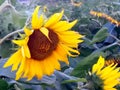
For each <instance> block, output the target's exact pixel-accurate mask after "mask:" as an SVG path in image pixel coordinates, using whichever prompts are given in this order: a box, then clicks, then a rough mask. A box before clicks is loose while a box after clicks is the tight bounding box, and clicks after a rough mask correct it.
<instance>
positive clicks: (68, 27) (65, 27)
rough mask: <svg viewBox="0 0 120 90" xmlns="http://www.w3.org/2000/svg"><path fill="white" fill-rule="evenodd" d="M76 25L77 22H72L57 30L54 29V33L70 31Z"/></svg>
mask: <svg viewBox="0 0 120 90" xmlns="http://www.w3.org/2000/svg"><path fill="white" fill-rule="evenodd" d="M76 23H77V20H74V21H73V22H70V23H68V24H66V25H63V26H61V27H59V28H57V29H55V31H56V32H57V31H66V30H70V29H71V28H72V27H73V26H74V25H75V24H76Z"/></svg>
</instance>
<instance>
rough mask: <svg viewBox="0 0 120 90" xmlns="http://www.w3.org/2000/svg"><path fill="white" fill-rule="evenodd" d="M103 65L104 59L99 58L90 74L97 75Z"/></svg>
mask: <svg viewBox="0 0 120 90" xmlns="http://www.w3.org/2000/svg"><path fill="white" fill-rule="evenodd" d="M104 63H105V61H104V58H103V57H102V56H100V57H99V59H98V62H97V63H96V64H95V65H94V66H93V68H92V72H93V73H95V72H96V71H97V73H98V72H99V71H100V70H101V69H102V68H103V67H104Z"/></svg>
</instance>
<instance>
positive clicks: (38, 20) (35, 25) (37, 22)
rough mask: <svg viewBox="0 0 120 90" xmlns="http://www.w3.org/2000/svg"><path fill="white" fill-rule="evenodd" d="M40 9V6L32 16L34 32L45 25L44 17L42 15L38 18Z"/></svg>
mask: <svg viewBox="0 0 120 90" xmlns="http://www.w3.org/2000/svg"><path fill="white" fill-rule="evenodd" d="M39 8H40V6H37V7H36V8H35V10H34V12H33V15H32V20H31V24H32V28H33V29H34V30H36V29H40V27H41V26H42V24H43V20H44V19H43V15H41V16H40V17H38V12H39Z"/></svg>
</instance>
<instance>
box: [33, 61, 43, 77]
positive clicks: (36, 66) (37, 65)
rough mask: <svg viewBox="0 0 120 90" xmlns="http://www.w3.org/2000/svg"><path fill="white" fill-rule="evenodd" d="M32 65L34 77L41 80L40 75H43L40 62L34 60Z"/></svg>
mask: <svg viewBox="0 0 120 90" xmlns="http://www.w3.org/2000/svg"><path fill="white" fill-rule="evenodd" d="M34 64H35V65H34V66H35V67H34V68H35V72H36V76H37V78H38V79H41V78H42V75H43V72H42V66H41V62H39V61H37V60H36V61H35V63H34ZM38 68H39V69H38Z"/></svg>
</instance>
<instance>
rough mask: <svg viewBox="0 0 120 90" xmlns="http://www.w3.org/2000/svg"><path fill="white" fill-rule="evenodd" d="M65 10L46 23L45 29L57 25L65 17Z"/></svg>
mask: <svg viewBox="0 0 120 90" xmlns="http://www.w3.org/2000/svg"><path fill="white" fill-rule="evenodd" d="M63 13H64V10H62V11H61V13H55V14H53V15H52V16H51V17H50V18H49V19H48V21H47V22H46V23H45V25H44V26H45V27H51V26H52V25H54V24H56V23H57V22H58V21H59V20H60V19H61V18H62V16H63Z"/></svg>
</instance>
